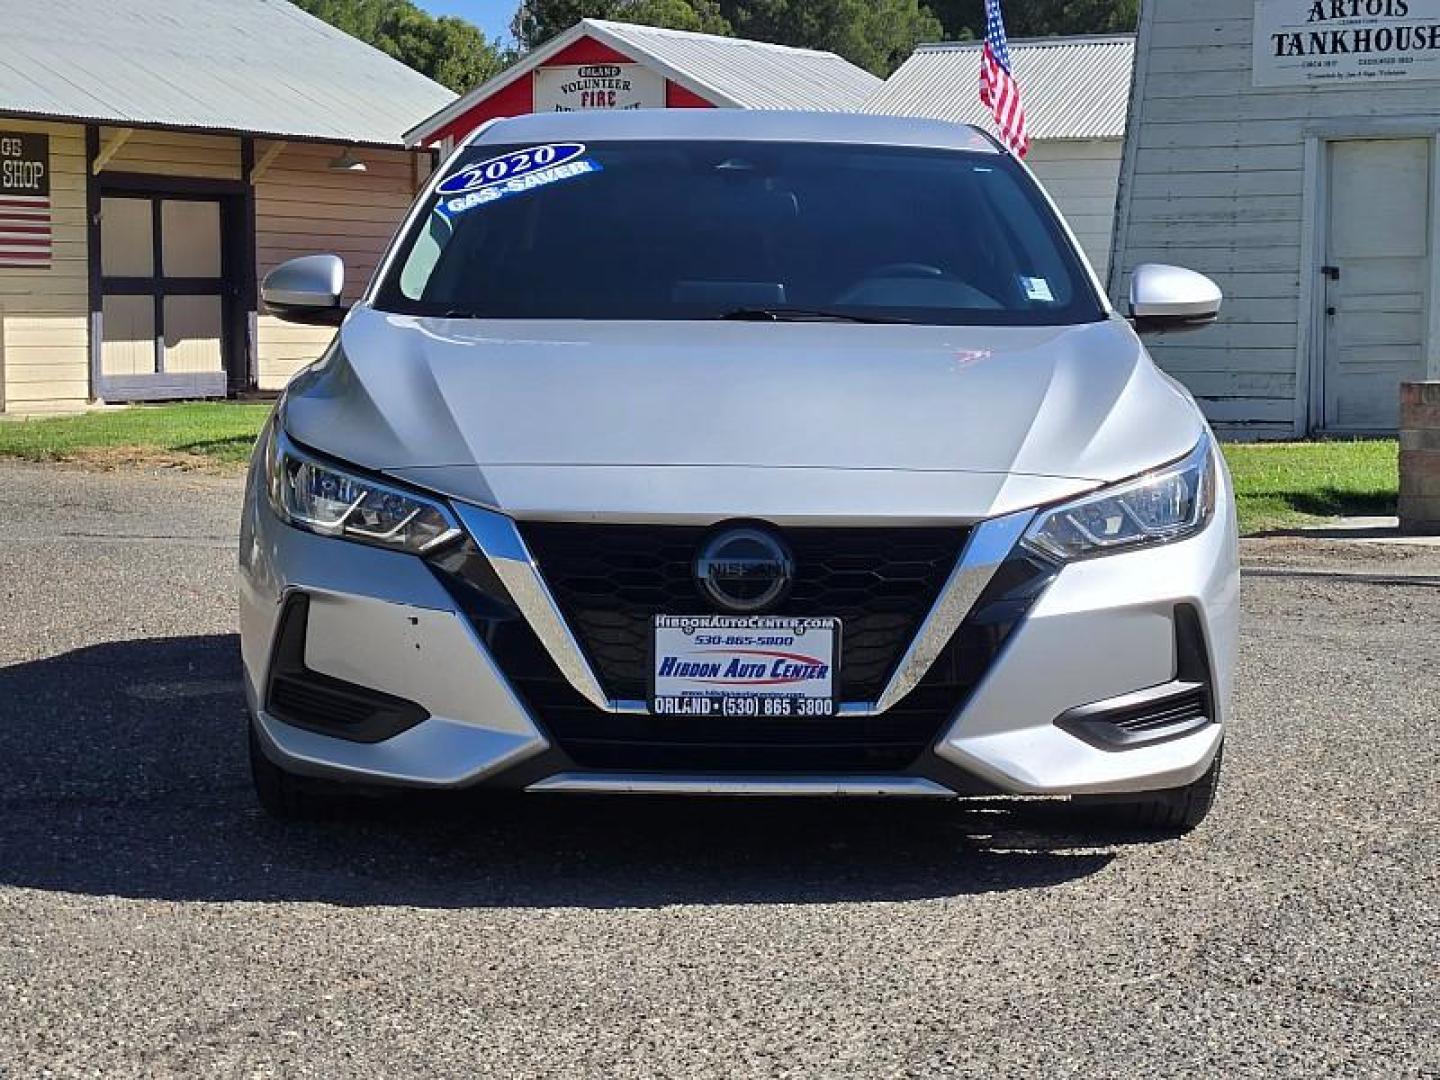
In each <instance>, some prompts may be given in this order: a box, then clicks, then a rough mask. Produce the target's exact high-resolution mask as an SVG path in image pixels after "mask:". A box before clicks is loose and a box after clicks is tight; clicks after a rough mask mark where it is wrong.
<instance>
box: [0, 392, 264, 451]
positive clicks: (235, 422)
mask: <svg viewBox="0 0 1440 1080" xmlns="http://www.w3.org/2000/svg"><path fill="white" fill-rule="evenodd" d="M269 413H270V406H269V405H267V404H238V403H234V404H232V403H229V402H214V403H206V404H184V405H147V406H135V407H133V408H128V409H105V410H101V411H99V412H91V413H85V414H83V415H80V416H64V417H55V418H53V419H52V418H46V419H33V420H13V421H6V422H4V423H0V456H3V457H18V458H24V459H25V460H27V461H66V460H88V461H99V462H105V461H123V460H125V459H126V458H127V457H128V458H132V459H141V460H143V459H145V458H149V459H152V460H158V461H162V462H163V461H166V460H172V461H175V462H179V463H184V464H190V465H206V464H210V465H218V466H222V467H229V466H236V465H239V464H241V463H243V462H244V461H245V459H246V458H247V457H249V455H250V447H251V446H252V445H253V444H254V442H255V436H256V434H257V433H258V432H259V430H260V427H261V425H263V424H264V423H265V417H266V416H268V415H269Z"/></svg>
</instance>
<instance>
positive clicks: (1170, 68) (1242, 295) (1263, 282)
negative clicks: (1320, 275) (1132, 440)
mask: <svg viewBox="0 0 1440 1080" xmlns="http://www.w3.org/2000/svg"><path fill="white" fill-rule="evenodd" d="M1253 15H1254V0H1206V2H1205V3H1196V2H1195V0H1144V2H1143V4H1142V10H1141V19H1140V33H1139V41H1138V44H1137V56H1136V75H1135V88H1134V95H1133V100H1132V102H1131V113H1130V130H1129V135H1128V138H1127V140H1126V147H1125V159H1124V164H1123V168H1122V173H1121V195H1120V200H1119V210H1118V215H1117V222H1116V232H1115V255H1114V260H1115V265H1114V266H1113V268H1112V273H1111V279H1110V289H1111V294H1112V298H1113V299H1114V300H1115V302H1116V303H1117V304H1119V303H1121V301H1122V300H1123V298H1124V297H1125V296H1126V295H1127V294H1128V292H1129V288H1130V272H1131V271H1132V270H1133V269H1134V267H1135V266H1137V265H1139V264H1141V263H1145V262H1168V263H1178V264H1180V265H1183V266H1188V267H1190V268H1192V269H1195V270H1198V271H1200V272H1202V273H1205V274H1209V275H1210V276H1211V277H1213V278H1215V280H1216V281H1217V282H1218V283H1219V284H1220V287H1221V288H1222V289H1223V290H1224V292H1225V297H1226V303H1225V309H1224V314H1223V316H1222V318H1221V322H1220V324H1219V325H1217V326H1215V327H1213V328H1210V329H1207V330H1203V331H1199V332H1196V333H1190V334H1179V335H1172V336H1170V337H1167V338H1161V339H1155V340H1153V341H1152V342H1151V343H1150V348H1151V352H1152V354H1153V355H1154V357H1155V359H1156V361H1157V362H1158V363H1159V364H1160V365H1161V366H1162V367H1164V368H1165V369H1166V370H1167V371H1169V372H1170V373H1171V374H1173V375H1175V376H1176V377H1177V378H1178V379H1180V380H1181V381H1182V382H1184V383H1185V384H1186V385H1187V386H1188V387H1189V388H1190V390H1191V391H1192V392H1193V393H1194V394H1195V396H1196V398H1197V399H1198V400H1199V401H1200V403H1201V405H1202V406H1203V407H1204V409H1205V412H1206V414H1207V415H1208V416H1209V417H1210V419H1211V421H1212V422H1213V423H1215V424H1216V425H1217V426H1218V427H1221V428H1223V429H1226V430H1227V432H1228V433H1230V434H1238V435H1248V436H1252V437H1274V436H1289V435H1300V434H1304V433H1305V431H1306V429H1307V425H1308V408H1307V402H1308V395H1309V386H1308V379H1309V370H1310V365H1311V359H1310V348H1309V343H1308V336H1309V326H1310V322H1311V311H1310V309H1309V305H1308V304H1307V303H1305V302H1304V299H1303V298H1304V297H1305V296H1306V295H1307V294H1308V287H1309V282H1308V280H1307V279H1308V277H1309V275H1310V274H1311V273H1313V272H1314V270H1315V267H1311V266H1308V265H1306V266H1302V252H1306V251H1307V250H1308V249H1307V244H1308V239H1307V237H1308V234H1310V233H1311V231H1312V228H1313V220H1312V219H1313V211H1311V212H1308V213H1307V211H1306V207H1305V197H1306V191H1307V165H1306V141H1307V137H1309V136H1312V135H1313V134H1314V133H1315V132H1316V131H1317V130H1321V129H1324V128H1328V127H1333V126H1334V125H1337V124H1340V125H1344V126H1346V127H1347V129H1348V130H1349V131H1350V132H1351V133H1352V134H1359V133H1361V132H1364V131H1366V130H1371V131H1374V132H1375V133H1377V134H1378V133H1382V132H1384V131H1385V129H1386V123H1387V118H1400V117H1406V118H1409V117H1426V116H1427V115H1428V116H1430V117H1433V118H1434V126H1435V127H1436V128H1440V89H1437V87H1436V85H1435V84H1434V83H1425V82H1414V83H1405V82H1380V83H1377V84H1373V85H1370V86H1357V87H1331V88H1323V89H1306V88H1304V87H1277V88H1256V87H1254V86H1252V72H1251V65H1252V56H1251V49H1252V33H1253ZM1313 171H1314V170H1313V168H1312V169H1311V172H1312V173H1313ZM1313 180H1314V178H1313V176H1312V177H1311V178H1310V182H1312V183H1313ZM1302 309H1303V310H1302Z"/></svg>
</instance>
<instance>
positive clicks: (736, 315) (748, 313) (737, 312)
mask: <svg viewBox="0 0 1440 1080" xmlns="http://www.w3.org/2000/svg"><path fill="white" fill-rule="evenodd" d="M717 317H718V318H720V319H722V320H725V321H727V322H843V323H907V322H909V321H910V320H909V319H889V318H886V317H885V316H883V315H851V314H849V313H848V312H844V311H826V310H825V309H824V308H793V307H783V308H764V307H754V308H735V309H734V310H733V311H727V312H725V313H724V314H723V315H720V316H717Z"/></svg>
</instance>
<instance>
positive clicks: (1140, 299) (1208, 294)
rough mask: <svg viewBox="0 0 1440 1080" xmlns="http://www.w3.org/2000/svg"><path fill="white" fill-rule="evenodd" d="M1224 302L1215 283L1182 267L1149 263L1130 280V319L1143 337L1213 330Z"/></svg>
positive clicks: (1138, 267) (1136, 271) (1137, 270)
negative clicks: (1209, 328)
mask: <svg viewBox="0 0 1440 1080" xmlns="http://www.w3.org/2000/svg"><path fill="white" fill-rule="evenodd" d="M1223 300H1224V295H1223V294H1222V293H1221V292H1220V286H1218V285H1216V284H1215V282H1213V281H1211V280H1210V279H1209V278H1208V277H1206V276H1205V275H1204V274H1197V273H1195V271H1193V270H1186V269H1184V268H1183V267H1179V266H1164V265H1162V264H1160V263H1146V264H1145V265H1144V266H1137V267H1136V268H1135V274H1134V276H1133V277H1132V278H1131V279H1130V318H1131V320H1132V321H1133V322H1134V323H1135V329H1136V330H1138V331H1140V333H1142V334H1146V333H1149V334H1156V333H1166V332H1173V331H1176V330H1199V329H1201V328H1202V327H1206V326H1209V325H1210V324H1211V323H1213V322H1214V321H1215V320H1216V319H1218V318H1219V317H1220V304H1221V302H1222V301H1223Z"/></svg>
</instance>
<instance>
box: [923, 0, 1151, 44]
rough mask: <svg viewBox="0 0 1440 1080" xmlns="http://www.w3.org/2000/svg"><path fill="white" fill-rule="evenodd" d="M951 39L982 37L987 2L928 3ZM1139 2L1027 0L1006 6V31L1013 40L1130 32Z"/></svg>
mask: <svg viewBox="0 0 1440 1080" xmlns="http://www.w3.org/2000/svg"><path fill="white" fill-rule="evenodd" d="M929 3H930V7H931V8H932V9H933V10H934V12H935V14H936V15H937V16H939V18H940V21H941V22H942V23H943V24H944V26H945V34H946V36H947V37H949V38H951V39H952V40H961V39H965V38H972V37H977V38H978V37H983V36H984V34H985V0H929ZM1138 9H1139V0H1024V2H1023V3H1016V2H1013V0H1012V2H1011V3H1010V4H1007V5H1005V30H1006V33H1008V34H1009V35H1010V36H1011V37H1049V36H1050V35H1052V34H1105V33H1112V32H1121V31H1131V30H1134V29H1135V20H1136V18H1137V14H1138Z"/></svg>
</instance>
